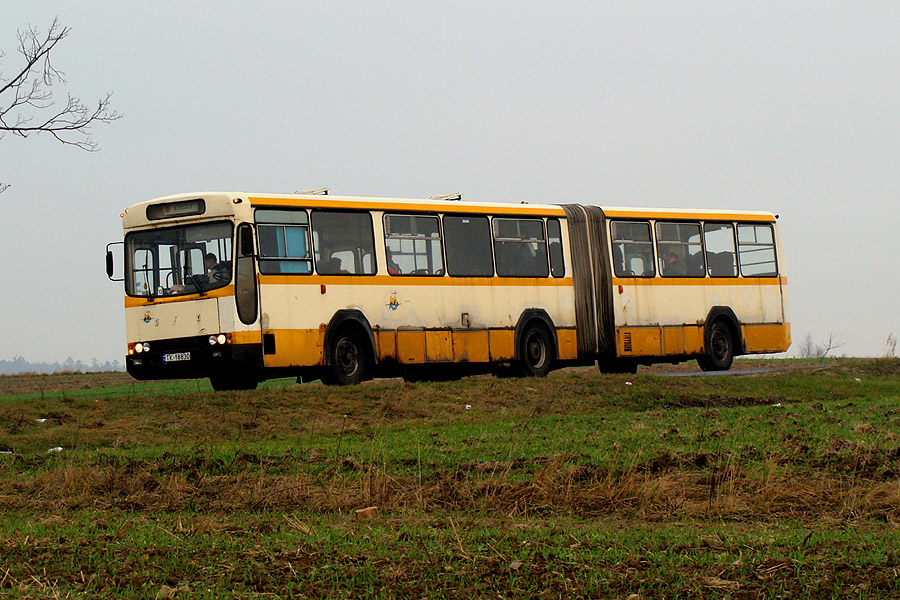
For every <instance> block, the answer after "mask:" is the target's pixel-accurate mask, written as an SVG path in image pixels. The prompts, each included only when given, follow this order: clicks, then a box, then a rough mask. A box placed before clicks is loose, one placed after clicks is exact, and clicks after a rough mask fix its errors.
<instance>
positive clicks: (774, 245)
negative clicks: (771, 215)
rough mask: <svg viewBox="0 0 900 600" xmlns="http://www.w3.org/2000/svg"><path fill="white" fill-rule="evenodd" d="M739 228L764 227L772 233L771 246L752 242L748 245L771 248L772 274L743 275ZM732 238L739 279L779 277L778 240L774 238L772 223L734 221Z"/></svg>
mask: <svg viewBox="0 0 900 600" xmlns="http://www.w3.org/2000/svg"><path fill="white" fill-rule="evenodd" d="M741 226H745V227H746V226H750V227H754V228H755V227H766V228H768V229H769V231H770V232H771V233H772V244H771V246H770V245H769V244H760V243H758V242H754V243H752V244H749V245H750V246H757V247H766V248H769V247H771V248H772V263H773V264H774V267H775V271H774V272H773V273H754V274H750V275H744V262H743V261H742V260H741V233H740V228H741ZM734 237H735V246H736V247H735V250H736V252H737V264H738V272H739V273H740V275H741V277H744V278H750V277H764V278H769V279H772V278H775V277H778V276H779V273H780V272H781V271H780V269H779V264H778V240H777V239H776V237H775V224H774V223H769V222H765V223H761V222H759V221H736V222H735V227H734Z"/></svg>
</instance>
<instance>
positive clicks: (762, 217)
mask: <svg viewBox="0 0 900 600" xmlns="http://www.w3.org/2000/svg"><path fill="white" fill-rule="evenodd" d="M601 208H602V207H601ZM603 214H604V215H606V217H607V218H608V219H679V220H685V221H757V222H759V221H762V222H765V223H774V222H775V215H772V214H770V213H751V212H746V213H742V212H706V211H700V210H698V211H689V210H677V209H676V210H659V209H633V210H632V209H627V208H624V209H623V208H604V209H603Z"/></svg>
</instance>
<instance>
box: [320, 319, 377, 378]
mask: <svg viewBox="0 0 900 600" xmlns="http://www.w3.org/2000/svg"><path fill="white" fill-rule="evenodd" d="M328 358H329V361H328V362H329V363H330V364H328V365H326V366H325V370H324V371H323V373H322V383H324V384H325V385H356V384H358V383H362V382H363V381H365V380H366V379H369V378H370V371H371V368H372V358H371V356H370V354H369V351H368V349H367V348H366V345H365V343H364V342H363V339H362V338H361V337H360V336H359V334H358V333H357V332H355V331H353V330H352V329H343V330H342V331H340V332H338V334H337V335H336V336H335V339H334V342H333V343H332V344H331V347H330V348H329V349H328Z"/></svg>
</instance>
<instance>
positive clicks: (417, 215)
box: [381, 212, 447, 277]
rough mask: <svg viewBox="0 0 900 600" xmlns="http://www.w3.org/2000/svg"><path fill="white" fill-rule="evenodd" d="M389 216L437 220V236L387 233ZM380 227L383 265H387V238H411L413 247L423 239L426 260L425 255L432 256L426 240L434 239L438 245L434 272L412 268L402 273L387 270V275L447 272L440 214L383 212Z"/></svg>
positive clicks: (436, 275)
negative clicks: (439, 262) (438, 265)
mask: <svg viewBox="0 0 900 600" xmlns="http://www.w3.org/2000/svg"><path fill="white" fill-rule="evenodd" d="M391 217H410V218H413V219H416V218H426V219H435V221H436V222H437V238H433V237H422V236H416V235H404V234H392V233H389V231H390V230H389V228H388V222H389V221H390V218H391ZM381 227H382V233H383V237H384V250H385V252H384V259H385V265H387V251H388V250H389V248H388V246H387V243H388V240H401V241H402V240H412V241H413V247H414V249H415V242H416V241H418V240H422V241H424V242H425V243H426V250H425V252H424V253H423V254H424V256H426V260H427V257H429V256H432V254H431V250H432V248H430V247H429V246H428V242H431V243H434V242H435V241H436V242H437V246H438V256H439V257H440V259H441V264H440V268H438V269H435V270H434V272H426V273H422V272H420V271H422V270H423V269H413V271H411V272H409V273H402V272H400V273H391V272H390V271H388V275H390V276H391V277H443V276H444V275H446V274H447V257H446V251H445V249H444V230H443V222H442V219H441V215H440V214H438V213H431V212H385V213H383V214H382V215H381ZM390 250H391V253H392V254H394V252H395V251H394V250H393V249H390ZM419 255H420V254H419V253H416V252H415V251H414V252H413V253H412V256H413V257H415V256H419ZM394 260H395V262H396V257H395V258H394Z"/></svg>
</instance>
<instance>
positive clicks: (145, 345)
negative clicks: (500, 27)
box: [134, 342, 150, 354]
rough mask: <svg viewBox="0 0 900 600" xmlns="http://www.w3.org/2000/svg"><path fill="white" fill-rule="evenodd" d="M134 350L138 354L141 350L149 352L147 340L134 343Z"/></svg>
mask: <svg viewBox="0 0 900 600" xmlns="http://www.w3.org/2000/svg"><path fill="white" fill-rule="evenodd" d="M134 351H135V352H136V353H137V354H140V353H141V352H150V344H148V343H147V342H143V343H141V342H138V343H137V344H135V345H134Z"/></svg>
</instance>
